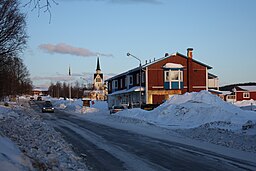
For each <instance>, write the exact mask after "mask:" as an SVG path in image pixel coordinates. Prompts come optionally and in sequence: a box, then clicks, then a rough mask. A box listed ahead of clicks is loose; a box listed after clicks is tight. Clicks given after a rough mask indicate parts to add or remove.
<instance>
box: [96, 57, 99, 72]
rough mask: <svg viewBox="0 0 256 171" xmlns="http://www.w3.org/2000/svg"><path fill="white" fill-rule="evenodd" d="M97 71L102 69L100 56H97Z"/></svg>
mask: <svg viewBox="0 0 256 171" xmlns="http://www.w3.org/2000/svg"><path fill="white" fill-rule="evenodd" d="M96 71H100V60H99V57H98V58H97V68H96Z"/></svg>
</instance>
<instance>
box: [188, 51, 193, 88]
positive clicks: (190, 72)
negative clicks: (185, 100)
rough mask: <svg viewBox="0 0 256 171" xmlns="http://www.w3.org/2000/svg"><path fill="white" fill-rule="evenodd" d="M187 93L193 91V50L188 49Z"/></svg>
mask: <svg viewBox="0 0 256 171" xmlns="http://www.w3.org/2000/svg"><path fill="white" fill-rule="evenodd" d="M187 57H188V59H187V92H192V91H193V61H192V57H193V48H188V49H187Z"/></svg>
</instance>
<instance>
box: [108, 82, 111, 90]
mask: <svg viewBox="0 0 256 171" xmlns="http://www.w3.org/2000/svg"><path fill="white" fill-rule="evenodd" d="M108 89H109V91H111V84H110V82H109V83H108Z"/></svg>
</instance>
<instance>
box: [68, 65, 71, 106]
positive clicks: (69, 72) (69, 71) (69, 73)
mask: <svg viewBox="0 0 256 171" xmlns="http://www.w3.org/2000/svg"><path fill="white" fill-rule="evenodd" d="M68 75H69V77H70V79H69V102H70V104H71V70H70V65H69V68H68Z"/></svg>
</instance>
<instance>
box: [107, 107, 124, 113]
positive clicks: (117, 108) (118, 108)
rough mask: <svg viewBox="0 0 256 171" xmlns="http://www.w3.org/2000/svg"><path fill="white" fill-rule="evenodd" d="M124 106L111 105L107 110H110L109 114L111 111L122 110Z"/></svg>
mask: <svg viewBox="0 0 256 171" xmlns="http://www.w3.org/2000/svg"><path fill="white" fill-rule="evenodd" d="M124 109H125V108H124V106H112V107H111V108H110V109H109V111H110V114H112V113H116V112H120V111H122V110H124Z"/></svg>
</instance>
